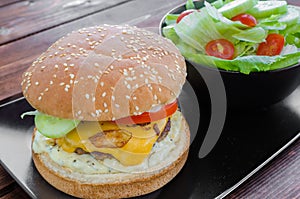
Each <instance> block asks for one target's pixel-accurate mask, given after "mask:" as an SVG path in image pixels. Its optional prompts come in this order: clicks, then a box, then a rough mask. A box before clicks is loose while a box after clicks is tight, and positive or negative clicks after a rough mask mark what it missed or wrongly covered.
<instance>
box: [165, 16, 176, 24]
mask: <svg viewBox="0 0 300 199" xmlns="http://www.w3.org/2000/svg"><path fill="white" fill-rule="evenodd" d="M178 16H179V14H168V15H167V16H166V18H165V23H166V24H167V25H171V24H175V23H176V20H177V18H178Z"/></svg>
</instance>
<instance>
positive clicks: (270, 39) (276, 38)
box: [256, 33, 284, 56]
mask: <svg viewBox="0 0 300 199" xmlns="http://www.w3.org/2000/svg"><path fill="white" fill-rule="evenodd" d="M283 46H284V37H283V36H282V35H280V34H276V33H272V34H269V35H268V36H267V38H266V41H265V42H262V43H260V44H259V46H258V48H257V52H256V54H257V55H267V56H274V55H279V54H280V52H281V51H282V49H283Z"/></svg>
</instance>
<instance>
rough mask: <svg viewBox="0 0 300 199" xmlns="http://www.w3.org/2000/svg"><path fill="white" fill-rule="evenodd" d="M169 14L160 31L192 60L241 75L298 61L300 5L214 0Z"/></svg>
mask: <svg viewBox="0 0 300 199" xmlns="http://www.w3.org/2000/svg"><path fill="white" fill-rule="evenodd" d="M185 8H186V10H185V11H183V12H182V13H179V14H168V15H167V16H166V18H165V21H164V22H165V24H166V26H165V27H163V29H162V30H163V35H164V36H165V37H167V38H169V39H170V40H172V41H173V43H174V44H175V45H176V46H177V47H178V48H179V50H180V52H181V53H182V54H183V56H184V57H185V58H186V59H187V60H189V61H192V62H194V63H197V64H201V65H207V66H212V67H218V68H220V69H224V70H229V71H238V72H241V73H244V74H249V73H251V72H260V71H269V70H275V69H280V68H284V67H287V66H291V65H294V64H297V63H298V62H299V59H300V49H299V48H300V8H298V7H296V6H292V5H288V4H287V2H286V1H258V0H217V1H214V2H212V3H209V2H204V5H203V6H202V5H201V7H199V8H198V7H196V6H195V3H194V2H193V1H192V0H188V1H187V3H186V5H185Z"/></svg>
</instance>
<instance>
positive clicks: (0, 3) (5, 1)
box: [0, 0, 21, 7]
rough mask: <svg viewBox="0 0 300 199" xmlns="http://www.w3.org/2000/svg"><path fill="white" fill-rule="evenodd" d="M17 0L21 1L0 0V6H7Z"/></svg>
mask: <svg viewBox="0 0 300 199" xmlns="http://www.w3.org/2000/svg"><path fill="white" fill-rule="evenodd" d="M19 1H21V0H1V1H0V7H4V6H7V5H9V4H13V3H16V2H19Z"/></svg>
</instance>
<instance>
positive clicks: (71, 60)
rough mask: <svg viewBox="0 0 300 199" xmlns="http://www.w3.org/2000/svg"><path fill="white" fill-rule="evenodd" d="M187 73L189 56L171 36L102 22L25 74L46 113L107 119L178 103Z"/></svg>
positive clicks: (28, 89)
mask: <svg viewBox="0 0 300 199" xmlns="http://www.w3.org/2000/svg"><path fill="white" fill-rule="evenodd" d="M185 77H186V65H185V61H184V58H183V57H182V56H181V55H180V52H179V50H178V49H177V48H176V47H175V45H174V44H173V43H172V42H170V41H169V40H168V39H165V38H163V37H161V36H159V35H157V34H155V33H152V32H149V31H147V30H143V29H139V28H136V27H130V26H116V25H115V26H112V25H103V26H95V27H89V28H83V29H81V30H78V31H74V32H72V33H70V34H68V35H66V36H65V37H63V38H61V39H59V40H58V41H57V42H55V43H54V44H53V45H52V46H51V47H49V49H48V50H47V51H46V52H44V53H43V54H42V55H41V56H40V57H38V58H37V60H36V61H35V62H33V64H32V65H31V66H30V67H29V68H28V70H27V71H26V72H25V73H24V74H23V81H22V89H23V94H24V96H25V98H26V99H27V101H28V102H29V103H30V104H31V105H32V106H33V107H34V108H35V109H37V110H39V111H40V112H43V113H45V114H48V115H52V116H55V117H60V118H68V119H72V118H74V119H79V120H89V121H107V120H115V119H118V118H122V117H127V116H130V115H139V114H141V113H143V112H146V111H149V110H151V109H152V108H154V107H156V106H160V105H165V104H168V103H170V102H173V101H174V100H176V98H177V97H178V95H179V93H180V92H181V89H182V86H183V84H184V82H185Z"/></svg>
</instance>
